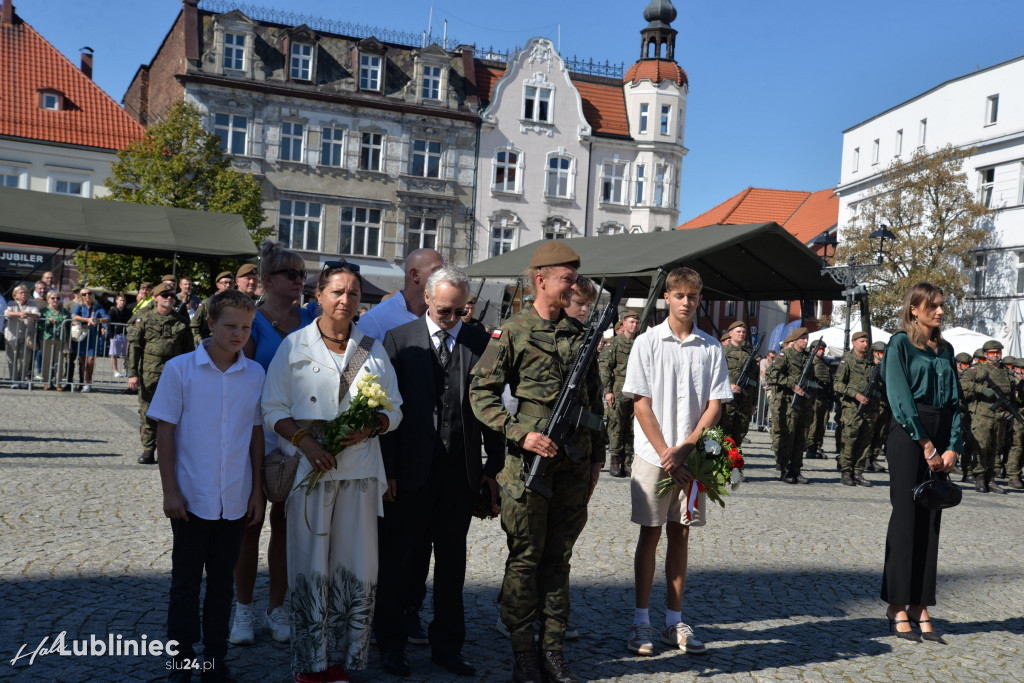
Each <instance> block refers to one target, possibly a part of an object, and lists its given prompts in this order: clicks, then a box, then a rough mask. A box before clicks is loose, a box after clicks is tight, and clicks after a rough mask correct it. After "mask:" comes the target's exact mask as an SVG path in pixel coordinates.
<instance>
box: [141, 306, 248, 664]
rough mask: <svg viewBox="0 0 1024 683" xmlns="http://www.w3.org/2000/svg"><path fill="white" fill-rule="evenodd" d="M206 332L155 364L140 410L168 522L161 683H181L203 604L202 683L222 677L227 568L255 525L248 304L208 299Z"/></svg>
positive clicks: (230, 571)
mask: <svg viewBox="0 0 1024 683" xmlns="http://www.w3.org/2000/svg"><path fill="white" fill-rule="evenodd" d="M204 310H205V314H206V315H207V316H208V317H209V324H210V331H211V332H212V335H211V337H210V338H209V339H206V340H205V341H204V342H203V343H202V344H201V345H200V346H199V348H197V349H196V350H195V351H193V352H191V353H187V354H184V355H181V356H178V357H176V358H172V359H171V360H169V361H168V362H167V365H166V366H165V367H164V372H163V375H161V377H160V382H159V384H158V385H157V389H156V394H155V395H154V396H153V402H152V403H151V404H150V408H149V416H150V417H151V418H153V419H155V420H157V421H158V427H157V450H158V452H159V456H160V458H159V464H160V481H161V483H162V484H163V498H164V514H165V515H166V516H167V517H169V518H170V520H171V531H172V533H173V535H174V545H173V550H172V553H171V596H170V604H169V606H168V608H167V637H168V639H169V640H176V641H177V642H178V655H177V656H176V657H175V658H174V662H173V663H172V665H171V669H170V680H172V681H188V680H190V679H191V674H192V669H191V667H190V663H192V662H194V661H195V652H194V650H193V645H194V644H195V643H196V642H197V641H199V639H200V617H199V591H200V584H201V583H202V578H203V569H204V568H205V569H206V598H205V600H204V602H203V615H202V640H203V659H204V660H205V661H204V664H203V681H208V680H212V681H231V680H234V679H232V678H231V676H230V674H229V673H228V669H227V667H226V666H225V665H224V663H223V660H224V656H225V655H226V654H227V638H228V625H229V621H230V617H231V603H232V601H233V599H234V568H235V564H236V562H237V561H238V553H239V551H240V549H241V544H242V536H243V533H244V531H245V526H246V523H248V525H249V526H255V525H257V524H262V523H263V509H264V507H265V503H264V500H263V490H262V486H263V483H262V466H263V427H262V424H263V422H262V413H261V410H260V396H261V394H262V391H263V379H264V372H263V368H262V367H261V366H260V365H259V363H256V362H255V361H253V360H250V359H248V358H246V357H245V356H244V355H242V347H243V346H244V345H245V342H246V341H248V339H249V334H250V331H251V330H252V321H253V316H255V315H256V308H255V306H254V305H253V303H252V299H250V298H249V297H248V296H246V295H245V294H244V293H242V292H240V291H238V290H236V289H228V290H225V291H222V292H218V293H217V294H215V295H214V296H213V297H211V298H210V300H209V303H208V304H207V308H206V309H204Z"/></svg>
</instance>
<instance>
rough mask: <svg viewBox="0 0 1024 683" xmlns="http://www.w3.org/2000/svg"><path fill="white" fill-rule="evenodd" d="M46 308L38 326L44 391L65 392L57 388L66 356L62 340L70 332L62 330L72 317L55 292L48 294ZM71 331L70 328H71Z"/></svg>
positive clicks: (62, 388)
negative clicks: (62, 362) (66, 321)
mask: <svg viewBox="0 0 1024 683" xmlns="http://www.w3.org/2000/svg"><path fill="white" fill-rule="evenodd" d="M46 303H47V306H46V308H44V309H43V311H42V313H41V315H40V318H39V325H38V328H37V329H38V334H39V348H40V349H42V352H43V382H44V385H43V389H54V388H56V389H57V391H63V390H64V387H62V386H60V387H55V386H54V385H55V384H56V383H58V382H60V378H61V360H62V358H63V356H64V349H63V348H62V339H63V337H64V335H65V334H67V332H68V330H62V328H63V327H64V321H65V320H68V319H70V318H71V315H70V314H69V313H68V312H67V311H66V310H64V307H63V306H61V305H60V294H59V293H58V292H56V291H54V290H51V291H49V292H47V293H46ZM69 329H70V328H69Z"/></svg>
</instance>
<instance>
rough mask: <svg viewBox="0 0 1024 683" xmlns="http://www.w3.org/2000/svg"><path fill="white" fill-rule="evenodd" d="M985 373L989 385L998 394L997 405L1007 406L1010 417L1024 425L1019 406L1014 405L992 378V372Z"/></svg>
mask: <svg viewBox="0 0 1024 683" xmlns="http://www.w3.org/2000/svg"><path fill="white" fill-rule="evenodd" d="M984 375H985V381H986V382H988V385H989V387H991V389H992V392H993V393H994V394H995V395H996V405H997V406H999V405H1001V406H1003V407H1004V408H1006V409H1007V410H1008V411H1009V412H1010V417H1012V418H1013V419H1014V420H1016V421H1017V422H1019V423H1021V424H1022V425H1024V417H1021V416H1020V412H1019V411H1018V410H1017V406H1015V405H1013V403H1012V402H1011V401H1010V399H1009V398H1007V397H1006V394H1004V393H1003V390H1002V389H1000V388H999V385H998V384H996V381H995V380H994V379H992V375H991V374H989V373H987V372H986V373H985V374H984Z"/></svg>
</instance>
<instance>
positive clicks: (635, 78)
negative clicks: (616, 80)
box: [622, 59, 690, 85]
mask: <svg viewBox="0 0 1024 683" xmlns="http://www.w3.org/2000/svg"><path fill="white" fill-rule="evenodd" d="M645 78H646V79H647V80H650V81H652V82H654V83H661V82H662V81H663V80H665V79H666V78H667V79H669V80H671V81H675V82H676V83H677V84H678V85H689V84H690V79H688V78H687V77H686V72H685V71H683V67H681V66H679V65H678V64H676V63H675V62H673V61H672V60H670V59H641V60H640V61H639V62H637V63H636V64H634V65H633V66H631V67H629V71H627V72H626V75H625V77H623V79H622V81H623V82H624V83H625V82H627V81H632V82H633V83H638V82H639V81H641V80H643V79H645Z"/></svg>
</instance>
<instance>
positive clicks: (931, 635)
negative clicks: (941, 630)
mask: <svg viewBox="0 0 1024 683" xmlns="http://www.w3.org/2000/svg"><path fill="white" fill-rule="evenodd" d="M907 618H908V619H910V623H912V624H917V627H918V628H921V624H930V623H932V620H931V619H922V620H921V621H918V620H917V619H914V618H913V617H911V616H910V612H907ZM921 638H923V639H924V640H927V641H929V642H932V643H938V644H939V645H947V644H948V643H947V642H946V641H945V640H944V639H943V637H942V636H940V635H939V634H938V633H936V632H935V631H921Z"/></svg>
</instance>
